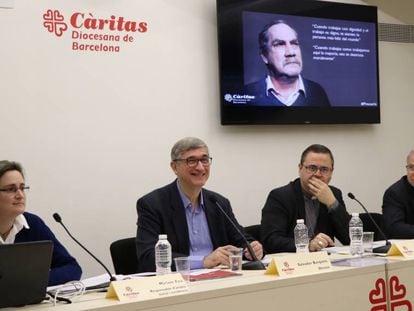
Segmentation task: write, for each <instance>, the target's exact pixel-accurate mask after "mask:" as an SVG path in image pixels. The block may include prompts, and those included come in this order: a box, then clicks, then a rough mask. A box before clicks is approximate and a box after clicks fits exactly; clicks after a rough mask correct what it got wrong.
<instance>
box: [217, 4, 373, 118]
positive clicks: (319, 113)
mask: <svg viewBox="0 0 414 311" xmlns="http://www.w3.org/2000/svg"><path fill="white" fill-rule="evenodd" d="M217 17H218V19H217V27H218V47H219V74H220V79H219V81H220V105H221V123H222V124H223V125H229V124H307V123H315V124H347V123H380V96H379V76H378V75H379V68H378V36H377V28H378V19H377V7H374V6H368V5H356V4H345V3H338V2H327V1H307V0H217Z"/></svg>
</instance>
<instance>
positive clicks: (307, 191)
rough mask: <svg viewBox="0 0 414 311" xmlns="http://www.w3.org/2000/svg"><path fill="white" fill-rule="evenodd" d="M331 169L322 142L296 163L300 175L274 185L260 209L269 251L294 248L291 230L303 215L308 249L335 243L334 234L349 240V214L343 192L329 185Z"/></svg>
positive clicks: (332, 164)
mask: <svg viewBox="0 0 414 311" xmlns="http://www.w3.org/2000/svg"><path fill="white" fill-rule="evenodd" d="M333 169H334V159H333V155H332V153H331V151H330V150H329V149H328V148H327V147H325V146H323V145H318V144H315V145H311V146H309V147H308V148H306V149H305V150H304V151H303V153H302V156H301V159H300V163H299V178H298V179H296V180H295V181H293V182H290V183H289V184H287V185H286V186H283V187H280V188H276V189H273V190H272V191H271V192H270V193H269V196H268V197H267V200H266V203H265V206H264V207H263V209H262V221H261V228H262V241H263V245H264V249H265V251H266V252H269V253H276V252H294V251H295V249H296V248H295V240H294V234H293V230H294V228H295V226H296V220H297V219H304V220H305V224H306V225H307V227H308V231H309V237H310V242H309V250H310V251H320V250H321V249H323V248H325V247H327V246H333V245H334V238H335V237H336V238H338V239H339V241H340V242H341V243H342V244H344V245H345V244H349V234H348V226H349V220H350V218H351V217H350V215H349V214H348V212H347V211H346V208H345V203H344V201H343V199H342V193H341V191H340V190H339V189H338V188H335V187H333V186H329V185H328V184H329V182H330V180H331V177H332V173H333Z"/></svg>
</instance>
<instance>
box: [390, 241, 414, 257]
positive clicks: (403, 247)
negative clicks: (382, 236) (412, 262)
mask: <svg viewBox="0 0 414 311" xmlns="http://www.w3.org/2000/svg"><path fill="white" fill-rule="evenodd" d="M387 256H404V257H407V258H413V257H414V240H404V241H395V242H393V243H392V245H391V248H390V249H389V250H388V253H387Z"/></svg>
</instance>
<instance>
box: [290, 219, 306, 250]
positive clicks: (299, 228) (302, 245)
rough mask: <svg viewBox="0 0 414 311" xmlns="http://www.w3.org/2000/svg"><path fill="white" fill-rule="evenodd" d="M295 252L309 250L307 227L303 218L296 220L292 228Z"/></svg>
mask: <svg viewBox="0 0 414 311" xmlns="http://www.w3.org/2000/svg"><path fill="white" fill-rule="evenodd" d="M293 232H294V235H295V246H296V253H307V252H309V236H308V227H306V225H305V220H303V219H298V220H296V226H295V229H294V231H293Z"/></svg>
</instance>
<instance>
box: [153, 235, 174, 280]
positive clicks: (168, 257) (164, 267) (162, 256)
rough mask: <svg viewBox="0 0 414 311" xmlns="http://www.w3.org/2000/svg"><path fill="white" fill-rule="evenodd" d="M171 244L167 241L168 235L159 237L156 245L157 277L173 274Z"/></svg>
mask: <svg viewBox="0 0 414 311" xmlns="http://www.w3.org/2000/svg"><path fill="white" fill-rule="evenodd" d="M171 263H172V254H171V244H170V242H168V240H167V235H166V234H160V235H159V236H158V242H157V244H155V267H156V272H157V275H163V274H168V273H171Z"/></svg>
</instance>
